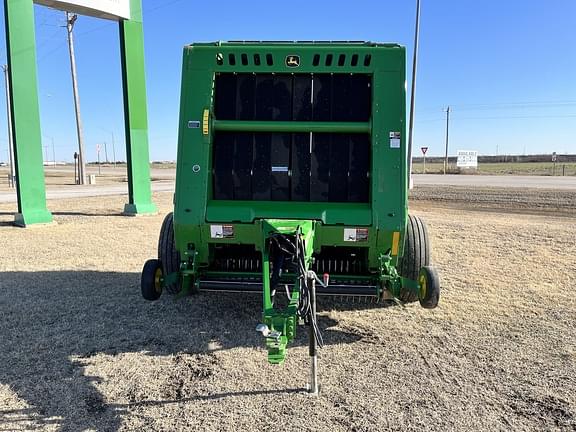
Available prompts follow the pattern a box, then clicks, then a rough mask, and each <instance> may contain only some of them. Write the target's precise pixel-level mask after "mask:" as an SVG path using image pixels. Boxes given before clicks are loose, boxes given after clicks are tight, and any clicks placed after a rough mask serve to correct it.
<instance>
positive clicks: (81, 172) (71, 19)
mask: <svg viewBox="0 0 576 432" xmlns="http://www.w3.org/2000/svg"><path fill="white" fill-rule="evenodd" d="M77 19H78V15H76V14H71V13H70V12H66V30H67V33H68V51H69V53H70V70H71V71H72V90H73V92H74V108H75V110H76V130H77V132H78V177H79V180H80V182H79V183H80V184H81V185H84V184H86V160H85V159H84V156H85V152H84V139H83V136H82V118H81V117H80V97H79V95H78V81H77V79H76V58H75V56H74V35H73V33H72V30H73V29H74V23H75V22H76V20H77Z"/></svg>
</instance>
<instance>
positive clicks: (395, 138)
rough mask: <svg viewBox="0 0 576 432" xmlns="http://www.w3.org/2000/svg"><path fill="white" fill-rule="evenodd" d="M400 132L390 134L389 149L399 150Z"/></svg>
mask: <svg viewBox="0 0 576 432" xmlns="http://www.w3.org/2000/svg"><path fill="white" fill-rule="evenodd" d="M400 137H401V135H400V132H390V148H400Z"/></svg>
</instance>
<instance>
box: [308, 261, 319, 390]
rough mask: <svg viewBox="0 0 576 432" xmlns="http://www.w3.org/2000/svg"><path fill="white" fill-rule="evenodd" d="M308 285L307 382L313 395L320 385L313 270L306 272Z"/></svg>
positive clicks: (314, 276)
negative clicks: (315, 331)
mask: <svg viewBox="0 0 576 432" xmlns="http://www.w3.org/2000/svg"><path fill="white" fill-rule="evenodd" d="M308 286H309V287H310V306H311V308H310V318H309V320H310V322H309V325H310V328H309V331H308V335H309V338H310V340H309V349H308V353H309V355H310V383H309V384H308V393H310V394H311V395H313V396H318V392H319V389H320V386H319V384H318V350H317V346H316V335H315V334H314V325H313V323H312V320H313V319H315V318H316V275H315V274H314V272H308Z"/></svg>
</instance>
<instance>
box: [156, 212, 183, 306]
mask: <svg viewBox="0 0 576 432" xmlns="http://www.w3.org/2000/svg"><path fill="white" fill-rule="evenodd" d="M158 259H159V260H160V262H161V263H162V271H163V272H164V274H165V275H169V274H170V273H174V272H176V271H178V270H179V269H180V252H178V251H177V250H176V245H175V244H174V216H173V213H168V214H167V215H166V217H165V218H164V222H162V228H160V237H159V239H158ZM164 288H165V289H166V292H167V293H168V294H178V293H179V292H180V291H182V282H181V278H178V281H177V282H175V283H173V284H170V285H167V286H165V287H164Z"/></svg>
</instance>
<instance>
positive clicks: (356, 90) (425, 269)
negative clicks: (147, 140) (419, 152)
mask: <svg viewBox="0 0 576 432" xmlns="http://www.w3.org/2000/svg"><path fill="white" fill-rule="evenodd" d="M405 111H406V110H405V50H404V48H403V47H401V46H399V45H395V44H376V43H367V42H357V43H356V42H354V43H351V42H350V43H349V42H346V43H340V42H333V43H328V42H326V43H311V42H301V43H300V42H298V43H284V42H263V43H256V42H254V43H253V42H238V43H235V42H230V43H221V42H217V43H200V44H193V45H189V46H187V47H185V49H184V62H183V69H182V93H181V110H180V124H179V127H180V132H179V139H178V165H177V175H176V193H175V195H174V213H173V214H172V213H170V214H168V215H167V216H166V218H165V220H164V223H163V225H162V229H161V233H160V240H159V245H158V259H157V260H156V259H154V260H149V261H147V262H146V264H145V266H144V270H143V273H142V293H143V295H144V297H145V298H146V299H149V300H155V299H157V298H158V297H159V296H160V294H161V292H162V290H165V291H167V292H169V293H171V294H185V293H197V292H199V291H215V292H225V291H226V292H229V291H234V292H254V291H255V292H262V295H263V314H262V318H261V324H260V325H259V326H258V330H259V331H261V332H262V334H263V335H264V337H265V339H266V346H267V349H268V360H269V361H270V363H282V362H283V361H284V359H285V355H286V346H287V344H288V343H289V342H290V341H291V340H293V339H294V337H295V333H296V327H297V324H298V321H299V318H300V319H303V320H304V321H305V323H306V324H308V325H309V326H310V329H311V331H310V334H311V344H312V345H314V344H315V343H316V341H319V340H320V332H319V330H318V328H317V326H316V320H315V311H314V305H313V302H314V292H313V291H314V289H316V291H317V292H318V294H319V295H334V296H353V297H369V298H373V299H375V300H382V299H391V298H396V299H399V300H401V301H403V302H411V301H415V300H419V301H420V304H421V305H422V306H424V307H426V308H433V307H435V306H436V305H437V303H438V297H439V282H438V276H437V274H436V271H435V270H434V269H433V268H432V267H430V266H429V260H430V245H429V241H428V237H427V232H426V228H425V226H424V224H423V222H422V221H421V220H420V219H419V218H418V217H416V216H412V215H408V209H407V190H408V188H407V183H408V180H407V179H408V175H409V173H408V172H407V154H406V140H405ZM317 275H320V276H317ZM281 298H282V299H283V300H282V301H281Z"/></svg>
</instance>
